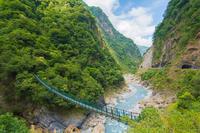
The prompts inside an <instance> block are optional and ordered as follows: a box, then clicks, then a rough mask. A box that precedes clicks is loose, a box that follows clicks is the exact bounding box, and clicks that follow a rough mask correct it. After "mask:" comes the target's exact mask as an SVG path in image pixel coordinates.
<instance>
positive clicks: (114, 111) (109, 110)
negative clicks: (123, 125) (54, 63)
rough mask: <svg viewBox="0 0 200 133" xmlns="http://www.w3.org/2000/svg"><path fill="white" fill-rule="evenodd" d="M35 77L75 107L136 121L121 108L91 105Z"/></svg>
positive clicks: (128, 112) (133, 116) (129, 113)
mask: <svg viewBox="0 0 200 133" xmlns="http://www.w3.org/2000/svg"><path fill="white" fill-rule="evenodd" d="M34 76H35V78H36V80H37V81H38V82H39V83H40V84H42V85H43V86H44V87H45V88H47V90H49V91H50V92H51V93H54V94H56V95H57V96H59V97H62V98H64V99H65V100H67V101H69V102H71V103H73V104H75V105H79V106H81V107H83V108H86V109H89V110H92V111H95V112H97V113H100V114H104V115H106V116H109V117H112V118H116V119H120V117H123V116H127V117H129V118H130V119H135V115H134V114H133V113H132V112H130V111H126V110H123V109H119V108H115V107H111V106H107V105H106V106H104V107H100V106H98V105H95V104H93V103H90V102H88V101H86V100H81V99H78V98H76V97H74V96H72V95H70V94H68V93H66V92H64V91H63V90H61V89H57V88H55V87H53V86H50V85H49V84H48V83H47V82H46V81H44V80H42V79H41V78H39V76H37V75H34Z"/></svg>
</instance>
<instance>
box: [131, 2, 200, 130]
mask: <svg viewBox="0 0 200 133" xmlns="http://www.w3.org/2000/svg"><path fill="white" fill-rule="evenodd" d="M199 14H200V1H199V0H171V1H170V2H169V4H168V8H167V10H166V12H165V15H164V20H163V22H162V23H161V24H160V25H159V26H158V27H157V29H156V31H155V34H154V40H153V41H154V42H153V46H152V47H151V48H150V49H149V50H148V52H147V53H146V55H145V58H144V61H143V63H142V65H141V67H143V68H149V69H148V70H144V69H143V70H144V71H145V72H143V71H142V70H141V71H140V72H141V74H140V76H141V79H142V80H143V81H145V82H147V83H149V84H151V85H152V88H153V90H154V91H155V93H157V92H159V93H162V94H164V95H165V99H167V97H170V96H171V95H174V94H176V99H175V100H174V101H173V102H172V103H170V104H169V105H168V106H167V107H166V108H163V109H155V108H146V109H144V110H143V111H142V113H141V114H140V116H139V118H138V120H137V122H132V123H131V125H132V127H133V128H132V129H130V133H131V132H136V133H143V132H146V131H148V133H155V132H162V133H171V132H173V133H184V132H185V133H199V132H200V126H199V125H200V70H199V69H198V68H200V15H199ZM151 56H152V57H151ZM149 57H151V58H149ZM149 60H150V61H152V62H147V61H149ZM151 66H153V67H154V68H150V67H151ZM186 68H187V69H186ZM168 93H169V94H170V95H169V94H168ZM158 97H159V96H158ZM159 104H161V105H164V104H163V103H162V102H161V103H159ZM155 107H156V106H155Z"/></svg>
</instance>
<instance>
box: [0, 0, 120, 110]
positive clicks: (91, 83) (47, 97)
mask: <svg viewBox="0 0 200 133" xmlns="http://www.w3.org/2000/svg"><path fill="white" fill-rule="evenodd" d="M99 36H100V35H99V32H98V29H97V27H96V22H95V19H94V18H93V16H92V15H91V14H90V12H89V11H88V10H86V9H85V7H84V5H83V4H82V1H79V0H42V1H40V0H31V1H27V0H1V2H0V44H1V45H0V51H1V55H0V78H1V82H0V83H1V93H3V94H4V96H5V99H6V100H7V101H10V103H12V104H17V103H20V102H22V101H23V102H24V103H25V104H24V105H27V104H30V103H34V104H36V105H46V106H51V107H54V106H57V107H58V106H60V107H69V104H66V102H64V101H63V100H62V99H59V98H57V97H55V96H54V95H52V94H50V93H48V92H47V91H46V90H45V89H44V88H43V87H42V86H41V85H39V84H38V83H37V82H36V81H35V79H34V77H33V75H32V74H33V73H35V74H38V75H39V76H40V77H41V78H42V79H44V80H46V81H47V82H49V83H50V84H51V85H53V86H55V87H57V88H59V89H63V91H65V92H67V93H70V94H71V95H74V96H76V97H77V98H81V99H86V100H89V101H92V102H96V100H97V99H98V98H99V97H100V96H101V95H102V94H103V93H104V91H105V89H106V88H107V87H114V86H119V85H121V84H122V83H123V77H122V73H121V70H120V68H119V66H118V65H117V64H116V62H115V61H114V59H113V58H112V57H111V55H110V54H109V52H108V50H107V49H105V48H102V47H101V45H100V44H101V43H102V42H101V40H100V39H99ZM21 110H23V108H21Z"/></svg>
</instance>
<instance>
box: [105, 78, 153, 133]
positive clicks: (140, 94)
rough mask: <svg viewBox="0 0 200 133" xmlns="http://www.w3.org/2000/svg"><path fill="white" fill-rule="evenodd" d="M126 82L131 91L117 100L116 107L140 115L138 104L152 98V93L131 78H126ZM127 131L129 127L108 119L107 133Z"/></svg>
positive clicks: (106, 124) (106, 123)
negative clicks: (149, 97)
mask: <svg viewBox="0 0 200 133" xmlns="http://www.w3.org/2000/svg"><path fill="white" fill-rule="evenodd" d="M125 80H126V82H127V86H128V89H129V91H128V92H125V93H124V94H122V95H120V97H117V98H116V103H115V107H117V108H120V109H124V110H129V111H137V112H138V113H139V112H140V111H139V109H138V108H137V107H138V106H137V104H138V103H139V102H140V101H141V100H144V99H145V98H147V97H148V96H150V94H151V91H150V90H148V89H147V88H146V87H144V86H142V85H141V84H139V83H138V82H136V81H135V80H133V79H131V76H126V78H125ZM127 129H128V126H127V125H125V124H123V123H121V122H119V121H116V120H113V119H111V118H106V122H105V133H124V132H126V131H127Z"/></svg>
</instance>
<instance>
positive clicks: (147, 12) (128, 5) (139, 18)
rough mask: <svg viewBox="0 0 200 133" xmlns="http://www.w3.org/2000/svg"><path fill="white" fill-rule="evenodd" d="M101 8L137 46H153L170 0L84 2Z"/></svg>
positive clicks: (116, 26)
mask: <svg viewBox="0 0 200 133" xmlns="http://www.w3.org/2000/svg"><path fill="white" fill-rule="evenodd" d="M84 1H85V2H86V3H87V4H88V5H89V6H99V7H100V8H101V9H103V11H104V12H105V13H106V15H107V16H108V17H109V19H110V20H111V22H112V24H113V26H114V27H115V28H116V29H117V30H118V31H119V32H121V33H122V34H124V35H125V36H126V37H129V38H131V39H132V40H133V41H134V42H135V43H136V44H137V45H145V46H151V45H152V35H153V33H154V31H155V27H156V26H157V25H158V24H159V23H160V22H161V21H162V19H163V17H162V16H163V14H164V11H165V10H166V7H167V4H168V2H169V0H84Z"/></svg>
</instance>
